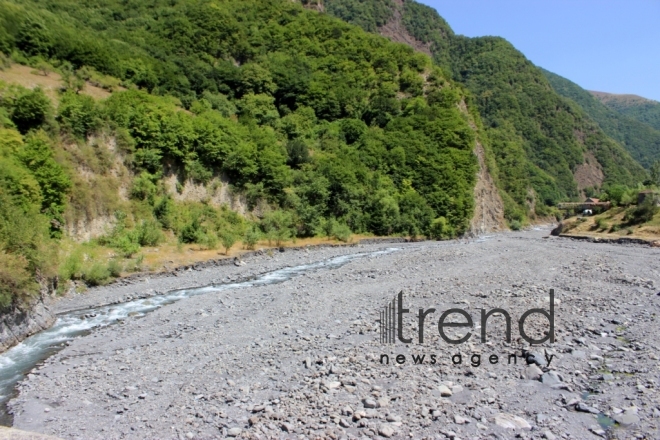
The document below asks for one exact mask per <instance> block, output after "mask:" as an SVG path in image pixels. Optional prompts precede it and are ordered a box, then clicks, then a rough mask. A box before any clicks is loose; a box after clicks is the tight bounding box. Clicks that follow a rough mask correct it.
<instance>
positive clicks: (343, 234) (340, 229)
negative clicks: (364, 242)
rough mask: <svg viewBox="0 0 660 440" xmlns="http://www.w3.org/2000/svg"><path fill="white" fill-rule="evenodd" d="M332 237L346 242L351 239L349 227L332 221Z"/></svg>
mask: <svg viewBox="0 0 660 440" xmlns="http://www.w3.org/2000/svg"><path fill="white" fill-rule="evenodd" d="M331 236H332V238H334V239H336V240H339V241H343V242H344V243H347V242H348V241H349V240H350V239H351V228H349V227H348V225H346V224H344V223H338V222H336V223H334V224H333V225H332V230H331Z"/></svg>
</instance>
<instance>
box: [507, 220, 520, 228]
mask: <svg viewBox="0 0 660 440" xmlns="http://www.w3.org/2000/svg"><path fill="white" fill-rule="evenodd" d="M509 227H510V228H511V230H512V231H520V230H521V229H522V223H520V222H519V221H518V220H512V221H511V222H510V223H509Z"/></svg>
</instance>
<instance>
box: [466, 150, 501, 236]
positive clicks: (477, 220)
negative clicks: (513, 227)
mask: <svg viewBox="0 0 660 440" xmlns="http://www.w3.org/2000/svg"><path fill="white" fill-rule="evenodd" d="M474 154H475V155H476V156H477V159H478V160H479V174H478V175H477V184H476V185H475V186H474V215H473V216H472V221H471V222H470V230H471V232H472V233H473V234H477V235H478V234H483V233H485V232H492V231H502V230H506V229H507V226H506V221H505V220H504V202H503V201H502V197H500V193H499V191H498V190H497V185H495V181H494V180H493V177H492V176H491V175H490V173H489V172H488V166H487V164H486V157H485V152H484V147H483V146H482V145H481V144H480V143H479V142H477V144H476V145H475V147H474Z"/></svg>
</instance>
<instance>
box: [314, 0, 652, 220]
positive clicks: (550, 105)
mask: <svg viewBox="0 0 660 440" xmlns="http://www.w3.org/2000/svg"><path fill="white" fill-rule="evenodd" d="M364 3H365V2H362V1H358V0H326V1H325V4H326V9H327V11H328V12H330V13H334V14H336V15H337V16H338V17H340V18H342V19H344V20H346V21H348V22H351V23H355V24H358V25H362V26H364V24H363V23H368V25H367V26H365V29H372V28H373V27H374V26H376V25H377V24H378V23H379V22H382V21H383V17H384V16H385V15H384V14H383V13H382V12H379V13H378V14H377V15H376V14H374V13H371V12H369V11H367V13H366V14H365V12H364V9H363V8H360V7H356V6H352V5H362V4H364ZM372 3H377V4H378V9H377V10H378V11H381V9H382V8H384V7H386V6H387V5H389V7H390V10H391V11H392V12H391V13H390V15H389V18H390V19H396V16H397V14H398V15H400V16H401V19H400V21H401V25H402V26H403V27H404V28H405V29H406V31H407V32H408V33H409V35H411V36H412V37H414V38H415V39H416V40H417V41H419V42H422V43H425V44H427V45H428V47H429V48H430V51H431V52H432V54H433V58H434V61H435V62H436V63H437V64H438V65H439V66H441V67H442V68H444V69H445V70H446V71H448V72H450V73H451V76H452V78H453V79H454V80H456V81H458V82H460V83H462V84H464V85H465V87H466V88H467V89H468V90H469V91H470V92H471V96H472V99H473V102H474V103H475V104H476V106H477V107H478V109H479V112H480V115H481V118H482V120H483V123H484V127H485V129H486V135H487V136H486V137H487V138H489V142H488V144H489V145H488V147H489V151H490V152H491V155H492V156H493V158H494V163H493V164H492V170H491V171H492V172H493V174H494V176H495V177H496V179H497V181H498V184H499V186H500V188H501V190H503V192H504V194H503V198H504V202H505V211H506V216H507V218H508V219H509V220H524V219H526V218H527V217H528V216H530V215H534V214H535V213H536V214H541V215H543V214H545V213H547V212H548V211H547V207H548V206H553V205H554V204H556V202H557V201H559V200H565V199H570V198H575V197H577V196H578V190H579V189H580V188H578V185H577V182H576V180H575V178H574V172H575V170H576V168H577V166H578V165H579V164H581V163H583V162H584V160H585V159H584V153H585V152H587V151H588V152H591V153H592V154H593V155H594V156H595V157H596V159H597V161H598V163H599V165H600V167H602V170H603V173H604V180H603V182H602V183H601V187H604V188H606V187H607V186H608V185H610V186H611V185H613V184H617V183H620V184H626V185H636V184H637V183H639V182H641V181H642V180H644V179H645V177H646V173H645V171H644V170H643V169H642V168H641V167H640V166H639V164H638V163H636V162H635V160H633V159H632V158H631V157H630V155H629V154H628V153H627V152H626V151H625V150H624V148H623V147H622V146H621V145H620V144H618V143H617V142H616V141H615V140H613V139H611V138H610V137H608V136H607V135H606V134H605V133H604V132H603V131H602V130H601V129H600V128H599V126H598V125H597V124H596V123H595V122H594V121H593V120H591V118H589V116H588V115H587V114H586V113H585V112H584V111H583V110H582V109H581V108H580V107H579V106H577V105H575V104H574V103H573V102H571V101H569V100H567V99H564V98H563V97H561V96H559V95H558V94H557V93H556V92H555V91H554V90H553V89H552V87H551V85H550V84H549V82H548V80H547V79H546V78H545V76H544V75H543V72H542V71H541V70H540V69H538V68H537V67H536V66H534V65H533V64H532V63H531V62H529V61H528V60H527V59H526V58H525V57H524V55H523V54H521V53H520V52H519V51H517V50H516V49H515V48H514V47H513V46H512V45H511V44H510V43H508V42H507V41H506V40H504V39H502V38H498V37H480V38H466V37H463V36H459V35H455V34H454V32H453V31H452V30H451V28H450V27H449V25H448V24H447V22H446V21H445V20H443V19H442V17H440V16H439V15H438V13H437V12H436V11H435V10H434V9H432V8H430V7H428V6H425V5H422V4H419V3H417V2H414V1H408V0H406V1H402V2H396V3H394V2H391V1H389V0H380V1H379V0H372ZM372 10H376V9H373V8H372ZM395 10H397V13H396V14H395V13H394V11H395ZM531 194H535V195H536V197H535V196H533V195H531ZM530 202H533V203H530ZM532 204H533V205H534V209H531V205H532Z"/></svg>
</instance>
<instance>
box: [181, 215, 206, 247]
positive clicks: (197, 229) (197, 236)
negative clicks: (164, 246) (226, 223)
mask: <svg viewBox="0 0 660 440" xmlns="http://www.w3.org/2000/svg"><path fill="white" fill-rule="evenodd" d="M204 238H205V234H204V231H203V229H202V226H201V224H200V222H199V218H194V219H193V220H192V221H191V222H190V223H188V224H186V225H185V226H184V227H183V228H181V232H180V233H179V240H180V241H181V242H182V243H201V242H202V241H203V240H204Z"/></svg>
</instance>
